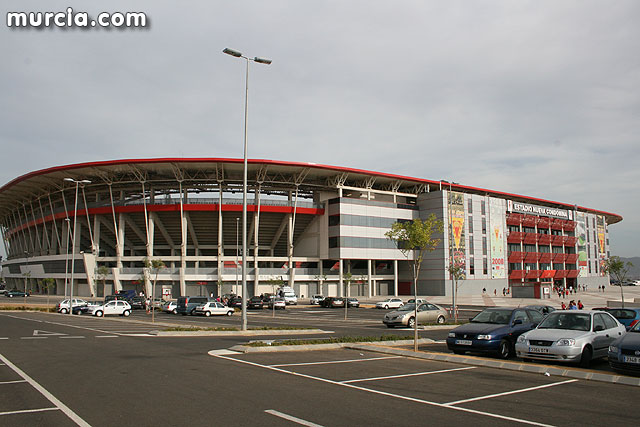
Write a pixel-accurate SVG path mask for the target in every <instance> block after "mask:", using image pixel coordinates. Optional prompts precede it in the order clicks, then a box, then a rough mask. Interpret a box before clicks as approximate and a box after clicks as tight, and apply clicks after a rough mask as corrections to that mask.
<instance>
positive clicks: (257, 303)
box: [247, 297, 264, 310]
mask: <svg viewBox="0 0 640 427" xmlns="http://www.w3.org/2000/svg"><path fill="white" fill-rule="evenodd" d="M262 307H264V303H263V302H262V298H261V297H251V298H249V300H248V301H247V308H259V309H260V310H262Z"/></svg>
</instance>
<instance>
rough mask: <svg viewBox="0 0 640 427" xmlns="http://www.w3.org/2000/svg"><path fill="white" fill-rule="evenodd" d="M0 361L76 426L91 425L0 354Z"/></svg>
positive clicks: (88, 426)
mask: <svg viewBox="0 0 640 427" xmlns="http://www.w3.org/2000/svg"><path fill="white" fill-rule="evenodd" d="M0 360H2V361H3V362H4V363H5V364H6V365H7V366H8V367H10V368H11V369H13V371H14V372H15V373H16V374H18V375H20V376H21V377H22V378H24V379H25V380H26V381H27V382H28V383H29V384H31V386H32V387H33V388H35V389H36V390H38V391H39V392H40V394H42V395H43V396H44V397H46V398H47V399H48V400H49V402H51V403H53V404H54V405H55V406H56V407H57V408H58V409H60V410H61V411H62V412H64V414H65V415H66V416H67V417H69V418H71V420H73V421H74V422H75V423H76V424H78V425H79V426H81V427H91V425H90V424H89V423H87V422H86V421H85V420H83V419H82V418H80V416H79V415H78V414H76V413H75V412H73V411H72V410H71V409H69V407H68V406H67V405H65V404H64V403H62V402H61V401H60V400H58V399H57V398H56V397H55V396H54V395H53V394H51V393H49V392H48V391H47V390H46V389H45V388H44V387H42V386H41V385H40V384H38V383H37V382H36V381H35V380H34V379H32V378H31V377H30V376H29V375H27V374H26V373H24V372H23V371H22V370H21V369H20V368H18V367H17V366H16V365H14V364H13V363H11V362H10V361H9V359H7V358H6V357H4V356H3V355H2V354H0Z"/></svg>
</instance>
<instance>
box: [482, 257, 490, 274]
mask: <svg viewBox="0 0 640 427" xmlns="http://www.w3.org/2000/svg"><path fill="white" fill-rule="evenodd" d="M488 273H489V268H488V266H487V259H486V258H482V274H485V275H486V274H488Z"/></svg>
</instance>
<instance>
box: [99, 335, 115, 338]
mask: <svg viewBox="0 0 640 427" xmlns="http://www.w3.org/2000/svg"><path fill="white" fill-rule="evenodd" d="M95 337H96V338H118V336H117V335H96V336H95Z"/></svg>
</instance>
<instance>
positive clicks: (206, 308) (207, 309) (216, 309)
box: [194, 301, 235, 317]
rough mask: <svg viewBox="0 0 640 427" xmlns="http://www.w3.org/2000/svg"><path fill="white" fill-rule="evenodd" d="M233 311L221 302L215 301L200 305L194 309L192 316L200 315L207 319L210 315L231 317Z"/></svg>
mask: <svg viewBox="0 0 640 427" xmlns="http://www.w3.org/2000/svg"><path fill="white" fill-rule="evenodd" d="M234 311H235V309H234V308H232V307H227V306H225V305H224V304H223V303H221V302H217V301H209V302H207V303H204V304H201V305H199V306H197V307H196V308H195V311H194V314H201V315H205V316H207V317H209V316H211V315H218V316H224V315H226V316H232V315H233V313H234Z"/></svg>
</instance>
